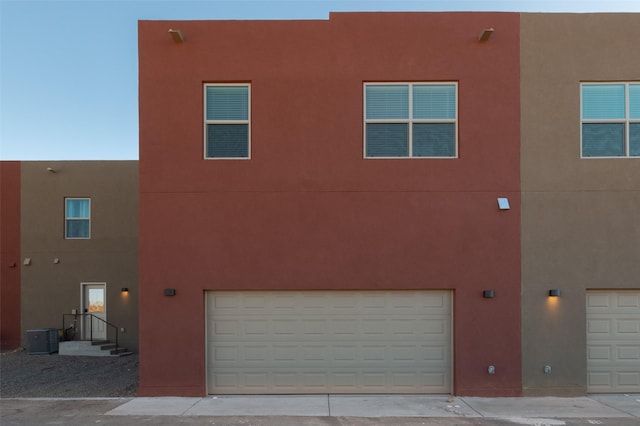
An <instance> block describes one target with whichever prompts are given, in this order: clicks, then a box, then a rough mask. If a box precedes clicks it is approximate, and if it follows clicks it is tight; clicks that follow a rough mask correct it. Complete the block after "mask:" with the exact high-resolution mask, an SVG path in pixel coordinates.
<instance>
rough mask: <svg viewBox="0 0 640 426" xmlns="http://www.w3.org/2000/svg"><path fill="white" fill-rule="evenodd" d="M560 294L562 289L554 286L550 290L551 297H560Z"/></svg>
mask: <svg viewBox="0 0 640 426" xmlns="http://www.w3.org/2000/svg"><path fill="white" fill-rule="evenodd" d="M559 296H560V289H558V288H552V289H551V290H549V297H559Z"/></svg>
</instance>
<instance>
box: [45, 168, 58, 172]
mask: <svg viewBox="0 0 640 426" xmlns="http://www.w3.org/2000/svg"><path fill="white" fill-rule="evenodd" d="M47 171H48V172H49V173H58V171H57V170H56V169H54V168H53V167H47Z"/></svg>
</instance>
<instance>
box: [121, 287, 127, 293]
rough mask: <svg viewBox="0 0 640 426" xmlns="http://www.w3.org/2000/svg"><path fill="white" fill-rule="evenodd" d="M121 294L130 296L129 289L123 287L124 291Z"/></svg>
mask: <svg viewBox="0 0 640 426" xmlns="http://www.w3.org/2000/svg"><path fill="white" fill-rule="evenodd" d="M120 292H122V294H129V289H128V288H127V287H122V289H120Z"/></svg>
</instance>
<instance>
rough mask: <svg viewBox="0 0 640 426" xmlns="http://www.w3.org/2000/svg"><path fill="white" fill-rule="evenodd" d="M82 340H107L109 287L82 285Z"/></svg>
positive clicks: (103, 285)
mask: <svg viewBox="0 0 640 426" xmlns="http://www.w3.org/2000/svg"><path fill="white" fill-rule="evenodd" d="M82 313H84V314H85V315H84V316H83V318H84V321H83V322H82V338H83V339H92V340H104V339H106V338H107V326H106V322H105V321H107V285H106V284H94V283H92V284H82Z"/></svg>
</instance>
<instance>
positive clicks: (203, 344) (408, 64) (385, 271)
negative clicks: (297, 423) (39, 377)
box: [138, 13, 521, 395]
mask: <svg viewBox="0 0 640 426" xmlns="http://www.w3.org/2000/svg"><path fill="white" fill-rule="evenodd" d="M491 27H495V28H499V31H496V32H495V34H493V35H492V36H491V38H490V40H488V41H480V40H479V39H478V34H479V33H480V32H481V31H482V30H483V29H485V28H491ZM170 29H171V30H174V31H172V32H170V33H168V31H169V30H170ZM176 30H179V32H177V31H176ZM172 36H173V37H172ZM174 37H175V38H174ZM139 63H140V71H139V72H140V76H139V77H140V79H139V81H140V89H139V90H140V265H139V266H140V357H141V358H140V359H141V361H140V386H139V390H138V392H139V394H140V395H175V394H179V395H204V394H207V393H327V392H334V393H335V392H349V393H366V392H375V393H380V392H385V393H392V392H396V393H411V392H414V393H428V392H432V393H455V394H457V395H519V394H520V392H521V368H520V367H521V355H520V211H519V206H520V200H519V190H520V167H519V166H520V159H519V152H520V151H519V141H520V114H519V108H518V105H519V90H520V79H519V15H518V14H509V13H438V14H432V13H383V14H378V13H375V14H374V13H338V14H331V16H330V19H329V20H326V21H182V22H170V21H141V22H140V23H139ZM498 198H505V199H507V201H508V203H509V204H510V209H506V208H503V209H501V208H500V207H499V204H498ZM484 290H492V291H493V292H494V294H495V295H496V297H494V298H487V297H483V291H484ZM172 294H173V295H172ZM490 366H493V367H494V368H495V370H494V371H495V374H490V373H489V367H490Z"/></svg>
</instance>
